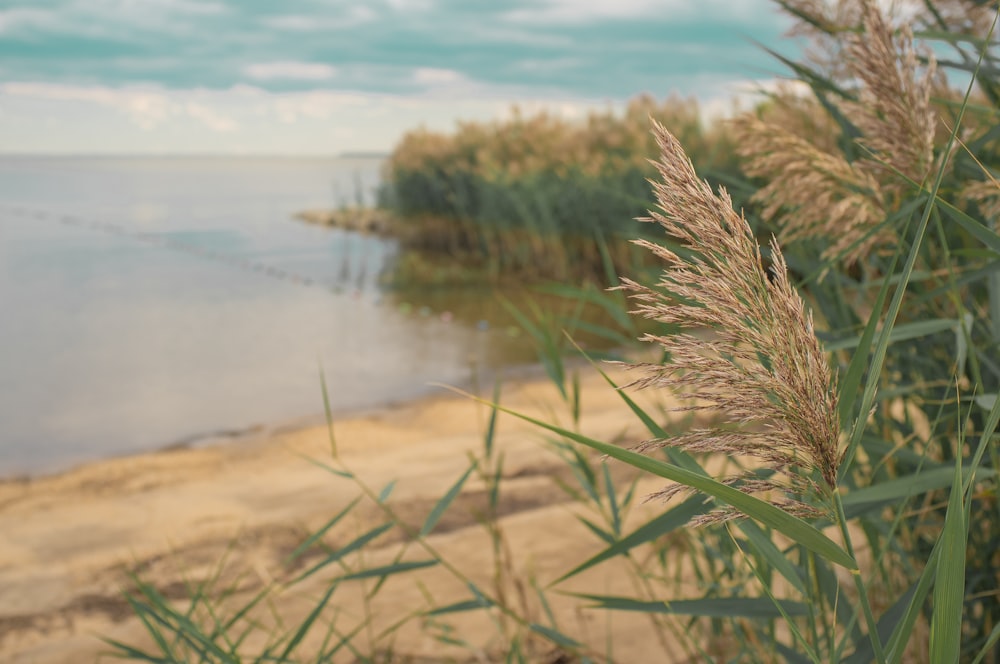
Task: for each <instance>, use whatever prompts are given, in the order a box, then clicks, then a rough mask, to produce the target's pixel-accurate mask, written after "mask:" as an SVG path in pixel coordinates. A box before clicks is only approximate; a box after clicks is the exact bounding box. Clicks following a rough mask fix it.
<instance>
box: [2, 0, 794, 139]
mask: <svg viewBox="0 0 1000 664" xmlns="http://www.w3.org/2000/svg"><path fill="white" fill-rule="evenodd" d="M787 27H788V21H787V19H786V18H785V17H783V16H782V15H780V14H779V13H777V12H776V10H775V9H774V5H773V3H771V2H769V1H768V0H603V1H594V0H514V1H512V2H505V1H503V0H369V1H360V0H0V153H31V154H275V155H279V154H280V155H292V154H301V155H332V154H338V153H343V152H357V151H376V152H384V151H389V150H390V149H391V148H392V147H393V145H394V144H395V143H396V142H397V141H398V140H399V138H400V137H401V136H402V134H403V133H404V132H406V131H407V130H409V129H412V128H415V127H418V126H425V127H428V128H431V129H436V130H448V129H451V128H453V127H454V125H455V122H456V121H458V120H490V119H496V118H501V117H503V116H504V115H505V114H507V113H509V111H510V108H511V104H512V103H515V102H516V103H518V104H519V106H520V107H521V108H522V109H524V110H527V111H532V110H536V109H540V108H545V109H548V110H549V111H551V112H553V113H557V114H560V115H564V116H566V117H579V116H582V115H584V114H586V112H588V110H591V109H607V108H609V107H612V108H619V107H620V106H621V104H622V103H624V102H625V101H626V100H627V99H629V98H630V97H633V96H635V95H637V94H640V93H648V94H652V95H654V96H655V97H657V98H663V97H665V96H667V95H669V94H680V95H681V96H684V97H689V96H695V97H697V98H699V99H700V100H702V101H703V102H704V103H705V105H706V106H707V107H708V108H709V109H712V108H722V107H724V106H725V105H726V104H727V103H728V100H729V99H730V98H732V97H733V96H734V95H738V94H745V93H746V91H747V90H750V89H752V88H753V87H754V86H755V85H756V84H757V83H760V82H766V81H769V80H773V79H774V77H775V76H777V75H781V74H782V73H783V72H782V69H781V67H780V65H779V64H778V63H777V62H776V61H775V60H774V59H773V57H771V56H770V55H768V54H767V53H766V51H765V50H764V49H763V48H762V47H761V45H765V46H768V47H771V48H779V49H780V50H783V51H785V52H788V51H789V48H790V43H789V42H788V41H787V40H783V39H782V38H781V35H782V33H783V32H784V31H785V29H787Z"/></svg>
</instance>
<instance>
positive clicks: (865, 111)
mask: <svg viewBox="0 0 1000 664" xmlns="http://www.w3.org/2000/svg"><path fill="white" fill-rule="evenodd" d="M843 4H849V5H851V7H852V8H856V9H857V10H858V11H860V13H861V16H860V21H861V24H862V27H863V34H860V35H853V34H852V35H850V36H848V37H845V38H844V43H845V48H844V53H845V57H844V66H845V67H846V68H847V70H848V72H849V74H850V77H851V78H852V79H853V80H856V81H858V82H859V86H858V89H857V91H856V98H855V99H854V100H849V101H843V102H841V103H840V104H839V106H840V110H841V112H842V113H843V114H844V116H845V117H846V118H847V119H848V120H849V121H850V123H851V124H852V125H853V126H854V128H855V129H856V130H857V131H858V132H859V133H860V134H861V135H860V137H859V138H858V139H857V142H858V144H860V145H861V146H862V148H863V149H864V151H865V154H864V155H863V156H861V157H860V158H858V159H855V160H853V161H848V159H847V158H845V157H844V156H843V155H842V154H840V153H839V152H835V151H831V150H828V149H821V148H819V147H817V146H816V145H815V144H814V142H813V141H811V140H809V139H808V138H807V137H804V136H799V135H795V134H793V133H792V132H790V131H789V130H788V129H786V128H785V127H784V126H778V125H776V124H770V123H765V122H763V121H761V120H758V119H755V118H753V117H745V118H742V119H740V120H739V121H738V122H737V125H736V127H737V133H738V136H739V139H740V143H739V147H738V151H739V153H740V154H741V156H743V157H744V158H745V164H746V166H745V168H746V172H747V174H748V175H751V176H753V177H760V178H763V179H765V180H767V181H768V184H767V185H765V186H764V187H762V188H761V189H760V190H758V192H757V193H756V194H755V195H754V197H753V200H755V201H756V202H759V203H761V204H762V205H763V210H762V216H763V217H764V218H765V219H768V220H770V221H772V222H773V223H774V224H775V225H776V226H777V227H778V228H779V237H780V238H781V240H782V241H784V242H791V241H795V240H800V239H805V238H817V239H820V240H824V241H827V242H829V243H830V244H829V246H828V247H827V248H826V249H825V251H824V254H823V255H824V257H825V258H827V259H832V258H843V259H844V260H845V262H847V263H855V262H858V261H859V260H861V259H862V258H864V257H865V256H866V255H867V254H869V253H870V252H871V251H873V250H875V249H877V248H878V247H880V246H886V245H890V244H892V243H893V242H894V241H895V239H896V234H895V232H894V231H893V230H892V228H890V227H889V226H888V225H886V224H885V223H884V222H885V221H886V219H887V217H888V216H889V215H890V214H891V213H892V212H893V211H894V210H896V209H898V208H899V206H900V205H901V204H902V201H903V199H904V196H905V194H907V193H908V191H909V188H910V184H909V181H913V182H917V183H923V182H924V181H925V180H926V179H927V178H928V176H929V175H930V174H931V173H932V172H933V171H934V169H935V158H934V133H935V127H936V124H937V115H936V112H935V111H934V109H933V108H932V106H931V101H930V99H931V90H932V89H933V88H934V84H935V80H936V79H935V77H936V66H935V63H934V58H933V56H932V55H929V54H928V56H927V61H928V64H927V66H926V67H925V68H924V69H923V70H922V71H923V73H921V71H920V69H919V68H918V64H917V60H918V58H917V51H916V48H915V47H914V44H913V34H912V32H911V31H910V29H909V27H907V26H905V25H904V26H903V27H901V28H900V29H899V31H898V34H897V35H896V36H894V33H893V30H892V28H891V27H890V24H889V22H888V20H887V19H886V18H885V16H884V15H883V14H882V13H881V11H880V10H879V9H878V8H877V7H876V6H875V4H874V3H873V2H870V1H865V2H861V3H843ZM855 4H856V5H857V7H855Z"/></svg>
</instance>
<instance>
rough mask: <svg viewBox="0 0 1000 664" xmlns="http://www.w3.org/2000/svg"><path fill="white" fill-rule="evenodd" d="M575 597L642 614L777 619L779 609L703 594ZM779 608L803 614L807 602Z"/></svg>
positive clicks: (760, 601) (763, 600)
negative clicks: (644, 597)
mask: <svg viewBox="0 0 1000 664" xmlns="http://www.w3.org/2000/svg"><path fill="white" fill-rule="evenodd" d="M572 594H573V596H574V597H579V598H581V599H586V600H590V601H593V602H595V604H594V605H593V606H592V607H591V608H597V609H612V610H615V611H639V612H642V613H671V614H675V615H683V616H698V617H704V618H780V617H781V612H780V611H779V610H778V607H776V606H775V605H774V602H773V601H772V600H771V599H770V598H768V597H706V598H703V599H681V600H673V601H668V600H663V601H644V600H638V599H632V598H630V597H612V596H609V595H588V594H583V593H572ZM778 602H780V604H781V608H782V609H783V610H784V611H785V613H786V614H788V615H790V616H803V615H805V614H806V605H805V604H803V603H802V602H795V601H791V600H778Z"/></svg>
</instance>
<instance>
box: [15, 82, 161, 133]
mask: <svg viewBox="0 0 1000 664" xmlns="http://www.w3.org/2000/svg"><path fill="white" fill-rule="evenodd" d="M0 94H2V95H3V96H6V97H15V98H17V97H20V98H28V99H36V100H47V101H60V102H85V103H88V104H96V105H98V106H106V107H109V108H113V109H115V110H117V111H119V112H121V113H124V114H125V115H126V116H127V117H128V118H129V120H131V121H132V122H133V123H134V124H136V125H137V126H139V127H142V128H143V129H152V128H154V127H156V126H157V125H159V124H160V123H162V122H163V121H164V120H166V119H167V117H169V116H170V114H171V108H170V106H171V103H170V101H169V100H168V98H167V96H166V95H165V94H163V93H162V92H159V91H155V90H146V89H142V88H124V89H116V88H109V87H106V86H100V85H97V86H82V85H63V84H59V83H34V82H27V83H22V82H17V81H14V82H10V83H4V84H3V85H0Z"/></svg>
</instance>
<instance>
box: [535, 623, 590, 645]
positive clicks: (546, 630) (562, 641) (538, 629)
mask: <svg viewBox="0 0 1000 664" xmlns="http://www.w3.org/2000/svg"><path fill="white" fill-rule="evenodd" d="M528 628H529V629H530V630H531V631H532V632H535V633H536V634H541V635H542V636H544V637H545V638H547V639H548V640H550V641H552V642H553V643H555V644H556V645H557V646H562V647H563V648H570V649H573V650H575V649H577V648H580V647H581V645H582V644H581V643H580V642H579V641H574V640H573V639H571V638H570V637H568V636H566V635H565V634H563V633H562V632H560V631H558V630H555V629H552V628H551V627H546V626H545V625H539V624H538V623H530V624H529V625H528Z"/></svg>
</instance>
